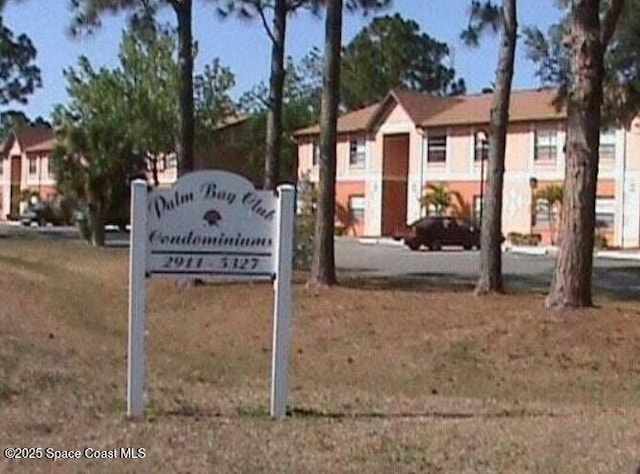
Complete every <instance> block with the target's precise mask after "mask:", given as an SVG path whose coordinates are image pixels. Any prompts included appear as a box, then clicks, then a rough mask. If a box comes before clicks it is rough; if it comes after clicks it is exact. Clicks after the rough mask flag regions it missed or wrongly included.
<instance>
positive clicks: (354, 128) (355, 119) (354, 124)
mask: <svg viewBox="0 0 640 474" xmlns="http://www.w3.org/2000/svg"><path fill="white" fill-rule="evenodd" d="M379 105H380V104H379V103H377V104H373V105H370V106H368V107H364V108H362V109H358V110H354V111H353V112H349V113H346V114H344V115H342V116H341V117H339V118H338V133H349V132H359V131H363V130H366V129H367V124H368V123H369V120H370V119H371V118H372V117H373V115H374V113H375V112H376V111H377V110H378V106H379ZM318 133H320V125H319V124H315V125H311V126H310V127H306V128H302V129H300V130H296V132H295V133H294V135H295V136H301V135H317V134H318Z"/></svg>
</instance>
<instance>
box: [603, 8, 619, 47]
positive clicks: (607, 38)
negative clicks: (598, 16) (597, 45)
mask: <svg viewBox="0 0 640 474" xmlns="http://www.w3.org/2000/svg"><path fill="white" fill-rule="evenodd" d="M623 6H624V0H612V1H611V6H610V7H609V10H608V11H607V13H606V15H605V16H604V19H603V20H602V37H601V41H602V46H603V48H604V49H605V50H606V48H607V47H608V46H609V43H610V42H611V38H612V37H613V33H614V32H615V31H616V25H617V24H618V18H620V14H621V13H622V7H623Z"/></svg>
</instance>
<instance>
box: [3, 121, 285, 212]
mask: <svg viewBox="0 0 640 474" xmlns="http://www.w3.org/2000/svg"><path fill="white" fill-rule="evenodd" d="M248 119H249V117H247V116H242V117H237V116H230V117H227V118H226V119H225V120H224V121H223V122H221V123H220V124H219V126H218V127H217V128H216V129H215V135H214V136H212V137H211V139H212V140H211V141H212V144H211V147H210V149H207V150H198V151H197V153H196V156H195V163H194V165H195V168H196V169H207V168H217V169H224V170H227V171H231V172H234V173H239V174H242V175H243V176H246V177H248V178H249V179H250V180H251V181H253V182H254V183H260V182H261V181H262V169H263V166H262V165H260V166H255V165H254V164H252V163H251V162H250V160H248V159H247V150H248V148H249V147H250V146H253V144H252V143H249V142H248V141H247V140H246V136H247V127H248V126H249V125H250V124H249V120H248ZM55 146H56V137H55V134H54V131H53V129H52V128H51V127H48V126H28V125H24V126H20V127H17V128H16V129H14V130H13V131H12V132H11V133H10V134H9V136H8V137H7V139H6V140H5V141H4V142H0V220H6V219H10V218H14V219H15V218H17V217H18V216H19V215H20V213H21V212H22V211H23V210H24V208H25V207H26V205H27V202H26V197H27V196H30V195H33V194H35V195H38V196H39V197H40V198H41V199H51V198H52V197H54V196H56V195H57V189H56V181H55V175H54V173H53V170H52V169H51V167H50V161H51V160H50V157H51V154H52V152H53V150H54V148H55ZM155 166H156V167H157V173H158V183H159V185H160V186H169V185H171V184H172V183H174V182H175V180H176V179H177V177H178V169H177V161H176V157H175V154H170V155H166V156H160V157H159V158H158V159H157V160H155ZM152 167H153V166H152V164H151V163H149V172H148V177H149V180H150V181H153V172H152V171H151V169H152ZM283 172H285V173H287V174H295V169H293V170H283Z"/></svg>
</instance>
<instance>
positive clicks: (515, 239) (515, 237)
mask: <svg viewBox="0 0 640 474" xmlns="http://www.w3.org/2000/svg"><path fill="white" fill-rule="evenodd" d="M523 237H524V236H523V235H522V234H521V233H520V232H509V233H508V234H507V241H508V242H509V243H510V244H512V245H522V238H523Z"/></svg>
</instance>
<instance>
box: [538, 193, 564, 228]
mask: <svg viewBox="0 0 640 474" xmlns="http://www.w3.org/2000/svg"><path fill="white" fill-rule="evenodd" d="M559 207H560V204H557V205H555V206H553V209H549V205H548V203H547V200H546V199H543V198H536V218H535V223H536V225H538V224H540V225H549V223H550V220H549V217H551V219H552V220H553V223H557V222H558V209H559Z"/></svg>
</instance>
